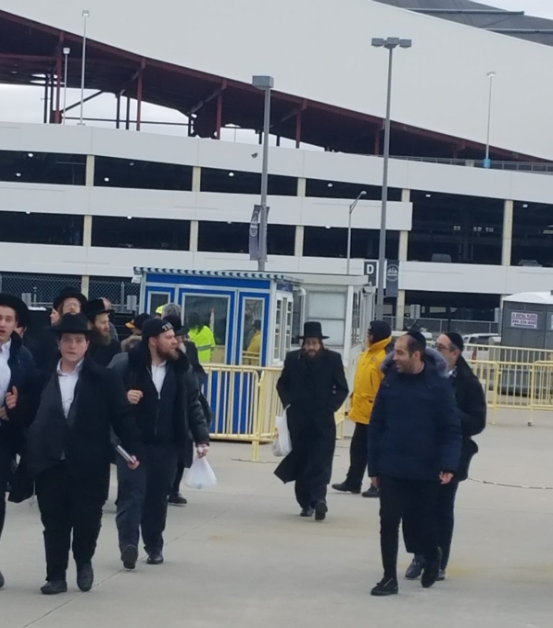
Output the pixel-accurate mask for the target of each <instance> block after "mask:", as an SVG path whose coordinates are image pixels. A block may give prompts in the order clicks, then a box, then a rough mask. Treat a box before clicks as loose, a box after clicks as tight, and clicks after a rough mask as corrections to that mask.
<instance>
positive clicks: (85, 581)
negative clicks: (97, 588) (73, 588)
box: [77, 563, 94, 593]
mask: <svg viewBox="0 0 553 628" xmlns="http://www.w3.org/2000/svg"><path fill="white" fill-rule="evenodd" d="M93 584H94V570H93V569H92V565H91V564H90V563H88V564H86V565H81V566H80V567H77V586H78V587H79V589H80V590H81V591H83V592H84V593H86V592H87V591H90V589H92V585H93Z"/></svg>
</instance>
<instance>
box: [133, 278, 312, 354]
mask: <svg viewBox="0 0 553 628" xmlns="http://www.w3.org/2000/svg"><path fill="white" fill-rule="evenodd" d="M135 277H140V281H141V297H140V305H141V311H145V312H149V313H150V314H152V315H153V314H154V313H155V311H156V310H157V308H159V306H162V305H165V304H166V303H177V304H178V305H180V306H181V308H182V313H183V320H184V321H186V320H187V319H188V316H189V315H190V313H192V312H197V313H198V314H199V315H200V318H201V319H202V320H203V322H204V323H205V324H206V325H208V326H209V327H210V328H211V329H212V331H213V334H214V336H215V344H216V347H215V350H214V352H213V355H212V358H211V362H212V363H213V364H227V365H250V366H251V365H255V366H273V365H279V364H282V362H283V360H284V357H285V356H286V353H287V352H288V351H289V350H290V348H291V346H292V323H293V320H292V319H293V307H294V286H296V285H298V283H299V282H298V280H297V279H296V280H295V279H292V278H290V277H286V276H284V275H276V274H269V273H253V272H251V273H250V272H238V271H194V270H176V269H170V268H135ZM256 334H258V336H259V334H260V335H261V337H260V338H259V337H258V338H257V339H256V342H253V343H252V340H253V337H254V336H255V335H256Z"/></svg>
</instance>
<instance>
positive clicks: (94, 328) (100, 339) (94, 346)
mask: <svg viewBox="0 0 553 628" xmlns="http://www.w3.org/2000/svg"><path fill="white" fill-rule="evenodd" d="M84 313H85V314H86V316H87V318H88V326H89V327H90V330H91V332H92V333H91V336H90V347H89V349H88V357H89V358H91V359H92V360H94V362H96V364H99V365H100V366H109V364H110V363H111V361H112V360H113V358H114V357H115V356H116V355H117V354H118V353H121V343H120V342H119V340H116V339H115V338H113V336H112V332H111V327H110V320H109V317H110V315H111V314H113V310H109V309H106V305H105V303H104V300H103V299H93V300H92V301H89V302H88V303H87V304H86V306H85V308H84Z"/></svg>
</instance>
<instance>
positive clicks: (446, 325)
mask: <svg viewBox="0 0 553 628" xmlns="http://www.w3.org/2000/svg"><path fill="white" fill-rule="evenodd" d="M384 320H385V321H386V322H387V323H389V324H390V326H391V328H392V329H394V330H396V331H400V330H398V329H397V324H396V321H397V317H395V316H384ZM415 323H416V324H417V325H418V326H419V327H420V328H421V329H423V330H425V331H429V332H431V333H433V334H441V333H443V332H446V331H456V332H457V333H459V334H496V333H498V331H499V323H494V322H493V321H472V320H466V319H448V318H417V319H415V318H410V317H409V316H405V317H403V321H402V329H403V328H405V327H407V328H410V327H411V326H412V325H414V324H415Z"/></svg>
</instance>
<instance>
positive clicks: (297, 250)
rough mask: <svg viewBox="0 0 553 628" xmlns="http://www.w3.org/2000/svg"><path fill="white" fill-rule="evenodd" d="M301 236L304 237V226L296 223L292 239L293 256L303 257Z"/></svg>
mask: <svg viewBox="0 0 553 628" xmlns="http://www.w3.org/2000/svg"><path fill="white" fill-rule="evenodd" d="M303 237H304V227H303V225H297V227H296V239H295V241H294V255H295V257H303Z"/></svg>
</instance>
